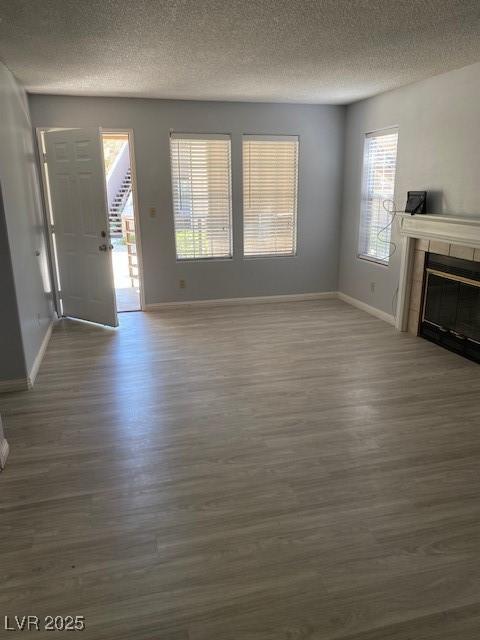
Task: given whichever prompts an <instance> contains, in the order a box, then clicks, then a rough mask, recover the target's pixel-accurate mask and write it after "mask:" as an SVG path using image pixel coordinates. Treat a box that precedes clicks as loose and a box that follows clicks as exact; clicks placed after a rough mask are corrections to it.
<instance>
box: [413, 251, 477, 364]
mask: <svg viewBox="0 0 480 640" xmlns="http://www.w3.org/2000/svg"><path fill="white" fill-rule="evenodd" d="M478 266H479V265H478V263H468V262H467V261H463V260H456V259H452V258H443V257H442V258H440V257H439V256H434V255H432V254H430V256H429V260H428V262H427V268H426V279H425V294H424V305H423V317H422V326H421V332H420V333H421V335H423V336H424V337H426V338H428V339H431V340H434V341H435V342H439V343H441V344H443V345H444V346H446V347H447V348H450V349H453V350H454V351H458V352H461V353H465V355H467V356H468V357H471V358H472V359H475V360H476V359H477V355H476V354H478V353H480V351H479V349H480V278H478Z"/></svg>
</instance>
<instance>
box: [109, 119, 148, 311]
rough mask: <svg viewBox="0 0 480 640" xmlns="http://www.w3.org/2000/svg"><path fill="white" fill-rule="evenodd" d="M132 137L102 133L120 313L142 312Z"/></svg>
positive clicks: (122, 132) (127, 134) (114, 133)
mask: <svg viewBox="0 0 480 640" xmlns="http://www.w3.org/2000/svg"><path fill="white" fill-rule="evenodd" d="M131 136H132V134H131V132H129V131H117V130H115V131H106V130H102V133H101V137H102V147H103V158H104V163H105V184H106V194H107V207H108V221H109V232H110V241H111V245H112V247H113V249H112V265H113V280H114V287H115V298H116V301H117V312H119V313H122V312H126V311H140V310H141V309H142V300H141V299H142V294H141V274H140V265H139V252H138V246H137V242H138V240H137V233H136V231H137V220H138V211H137V197H136V182H135V167H134V163H133V145H132V137H131Z"/></svg>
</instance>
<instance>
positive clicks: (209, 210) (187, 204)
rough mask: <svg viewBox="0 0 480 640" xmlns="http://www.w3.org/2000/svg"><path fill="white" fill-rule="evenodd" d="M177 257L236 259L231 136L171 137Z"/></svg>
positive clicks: (177, 135)
mask: <svg viewBox="0 0 480 640" xmlns="http://www.w3.org/2000/svg"><path fill="white" fill-rule="evenodd" d="M170 154H171V167H172V191H173V211H174V220H175V246H176V251H177V259H179V260H194V259H199V258H230V257H231V256H232V188H231V168H230V167H231V161H230V155H231V152H230V137H229V136H196V135H191V134H189V135H179V134H172V135H171V136H170Z"/></svg>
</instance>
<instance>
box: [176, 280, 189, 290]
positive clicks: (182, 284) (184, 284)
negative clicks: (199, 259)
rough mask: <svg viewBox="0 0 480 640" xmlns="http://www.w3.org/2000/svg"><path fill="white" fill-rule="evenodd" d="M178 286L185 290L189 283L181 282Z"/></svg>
mask: <svg viewBox="0 0 480 640" xmlns="http://www.w3.org/2000/svg"><path fill="white" fill-rule="evenodd" d="M178 286H179V287H180V289H185V287H186V286H187V283H186V282H185V280H179V282H178Z"/></svg>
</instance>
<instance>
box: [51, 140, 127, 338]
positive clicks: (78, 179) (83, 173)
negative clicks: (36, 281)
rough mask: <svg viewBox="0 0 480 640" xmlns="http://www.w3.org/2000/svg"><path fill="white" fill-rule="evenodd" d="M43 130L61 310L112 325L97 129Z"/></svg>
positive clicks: (112, 299)
mask: <svg viewBox="0 0 480 640" xmlns="http://www.w3.org/2000/svg"><path fill="white" fill-rule="evenodd" d="M44 135H45V148H46V164H47V168H48V182H49V187H50V201H51V207H52V212H53V223H54V233H55V243H56V250H57V260H58V270H59V275H60V283H59V287H60V297H61V300H62V306H63V314H64V315H65V316H70V317H72V318H80V319H82V320H89V321H91V322H98V323H101V324H106V325H109V326H112V327H116V326H117V325H118V319H117V311H116V305H115V289H114V286H113V271H112V258H111V244H110V233H109V227H108V213H107V203H106V193H105V175H104V164H103V153H102V148H101V138H100V131H99V130H98V129H62V130H56V131H47V132H45V134H44Z"/></svg>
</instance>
